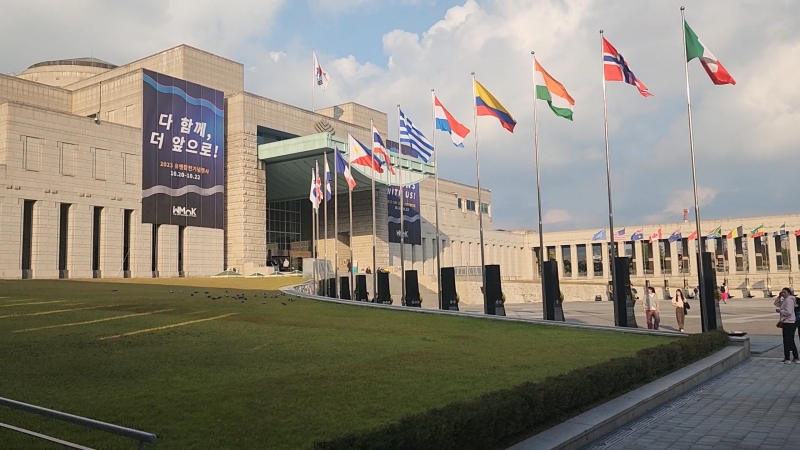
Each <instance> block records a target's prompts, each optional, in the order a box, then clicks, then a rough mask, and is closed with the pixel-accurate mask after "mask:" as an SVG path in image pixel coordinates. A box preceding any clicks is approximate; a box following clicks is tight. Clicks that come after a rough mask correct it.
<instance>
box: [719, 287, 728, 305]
mask: <svg viewBox="0 0 800 450" xmlns="http://www.w3.org/2000/svg"><path fill="white" fill-rule="evenodd" d="M719 294H720V297H721V298H722V303H728V285H727V284H726V283H722V286H720V288H719Z"/></svg>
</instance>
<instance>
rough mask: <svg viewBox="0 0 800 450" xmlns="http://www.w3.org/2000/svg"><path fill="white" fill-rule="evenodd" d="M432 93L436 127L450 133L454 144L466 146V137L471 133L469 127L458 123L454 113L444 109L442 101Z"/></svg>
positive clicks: (460, 146) (461, 146)
mask: <svg viewBox="0 0 800 450" xmlns="http://www.w3.org/2000/svg"><path fill="white" fill-rule="evenodd" d="M431 95H433V116H434V117H435V118H436V129H437V130H441V131H446V132H448V133H450V139H452V140H453V145H455V146H456V147H459V148H464V139H465V138H466V137H467V135H468V134H469V128H467V127H465V126H464V125H462V124H460V123H458V121H457V120H456V119H455V118H454V117H453V115H452V114H450V113H449V112H448V111H447V110H446V109H444V106H443V105H442V103H441V102H439V99H438V98H436V94H434V93H433V92H431Z"/></svg>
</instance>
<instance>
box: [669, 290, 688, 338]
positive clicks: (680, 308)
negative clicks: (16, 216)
mask: <svg viewBox="0 0 800 450" xmlns="http://www.w3.org/2000/svg"><path fill="white" fill-rule="evenodd" d="M672 306H674V307H675V318H676V319H677V320H678V330H679V331H680V332H681V333H683V324H684V320H685V319H686V309H685V307H686V300H684V299H683V291H681V290H680V289H677V290H675V298H673V299H672Z"/></svg>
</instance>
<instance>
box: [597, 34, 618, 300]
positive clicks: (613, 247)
mask: <svg viewBox="0 0 800 450" xmlns="http://www.w3.org/2000/svg"><path fill="white" fill-rule="evenodd" d="M604 53H605V52H604V51H603V30H600V68H601V69H602V72H601V73H600V74H601V75H602V78H603V130H604V132H605V139H606V183H607V187H608V231H609V235H608V237H609V244H608V246H609V247H608V248H609V250H610V253H611V256H610V258H609V261H608V262H609V265H610V266H611V270H610V271H609V273H610V274H611V286H612V288H611V289H612V291H611V294H612V299H616V298H617V295H618V294H619V293H618V292H617V290H616V289H614V287H613V286H614V280H616V279H617V269H616V267H615V264H614V258H615V257H616V256H617V238H616V236H615V235H614V208H613V206H612V203H611V160H610V158H609V152H608V108H607V106H606V75H605V58H604Z"/></svg>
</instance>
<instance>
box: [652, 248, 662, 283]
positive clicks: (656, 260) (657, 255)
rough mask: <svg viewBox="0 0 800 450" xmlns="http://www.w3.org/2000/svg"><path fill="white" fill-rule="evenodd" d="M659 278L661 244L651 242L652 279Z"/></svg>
mask: <svg viewBox="0 0 800 450" xmlns="http://www.w3.org/2000/svg"><path fill="white" fill-rule="evenodd" d="M660 276H661V242H660V241H653V277H660Z"/></svg>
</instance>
